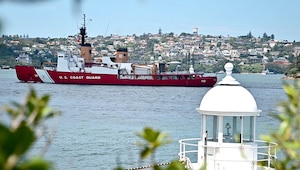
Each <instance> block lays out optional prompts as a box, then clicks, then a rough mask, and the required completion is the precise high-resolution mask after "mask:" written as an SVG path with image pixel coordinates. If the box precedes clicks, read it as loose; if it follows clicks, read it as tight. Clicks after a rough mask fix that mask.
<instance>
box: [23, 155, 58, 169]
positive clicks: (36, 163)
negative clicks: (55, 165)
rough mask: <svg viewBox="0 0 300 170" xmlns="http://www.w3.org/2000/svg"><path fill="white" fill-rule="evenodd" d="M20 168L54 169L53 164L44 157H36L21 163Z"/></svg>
mask: <svg viewBox="0 0 300 170" xmlns="http://www.w3.org/2000/svg"><path fill="white" fill-rule="evenodd" d="M19 169H20V170H48V169H52V164H51V163H50V162H47V161H46V160H44V159H43V158H40V157H36V158H32V159H31V160H28V161H26V162H24V163H22V164H21V165H19Z"/></svg>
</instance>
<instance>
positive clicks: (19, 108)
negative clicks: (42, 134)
mask: <svg viewBox="0 0 300 170" xmlns="http://www.w3.org/2000/svg"><path fill="white" fill-rule="evenodd" d="M49 99H50V96H49V95H43V96H41V97H38V96H37V94H36V92H35V91H34V90H33V89H31V90H30V92H29V94H28V96H27V97H26V100H25V103H24V104H19V103H13V104H12V105H13V107H5V108H4V109H5V111H6V112H7V113H8V115H9V117H10V118H11V124H10V125H5V124H3V123H0V169H3V170H13V169H20V170H25V169H39V170H46V169H50V168H51V163H50V162H47V161H46V160H44V159H42V158H40V157H37V158H32V159H30V160H25V159H24V157H25V154H26V152H28V151H29V149H30V147H31V146H32V145H33V143H34V142H35V141H36V139H37V135H36V132H37V130H38V128H39V126H40V125H41V124H42V122H43V121H44V120H46V119H48V118H51V117H53V116H55V115H58V114H59V112H57V111H54V110H52V109H51V108H50V107H48V102H49Z"/></svg>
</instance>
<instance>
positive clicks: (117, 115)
mask: <svg viewBox="0 0 300 170" xmlns="http://www.w3.org/2000/svg"><path fill="white" fill-rule="evenodd" d="M223 76H224V75H218V78H219V79H218V81H220V80H221V78H222V77H223ZM233 76H234V77H235V78H236V79H237V81H239V82H240V83H241V85H242V86H244V87H245V88H247V89H248V90H249V91H250V92H251V93H252V95H253V96H254V98H255V99H256V102H257V105H258V108H259V109H261V110H263V112H262V113H261V116H260V117H258V118H257V129H259V130H257V132H256V134H257V138H259V135H260V134H268V133H269V132H271V131H273V130H276V127H278V126H277V125H278V122H277V121H275V120H274V119H273V118H272V117H271V116H270V114H271V113H275V114H276V106H277V104H278V103H279V102H281V101H282V100H285V95H284V92H283V89H282V80H281V78H282V77H283V75H265V76H263V75H260V74H236V75H233ZM0 83H1V86H0V106H1V107H2V106H3V105H7V104H10V102H11V101H17V102H22V101H23V99H24V97H25V95H26V94H27V92H28V91H29V88H30V87H34V88H35V89H36V90H37V92H38V94H44V93H49V94H51V102H50V106H52V107H53V108H55V109H57V110H60V111H62V113H63V114H62V115H61V116H59V117H56V118H54V119H52V120H50V121H48V122H46V125H47V126H48V129H49V131H50V132H49V133H50V134H51V133H54V137H53V139H52V143H51V145H50V147H49V148H48V150H47V152H46V153H45V155H44V156H45V158H46V159H47V160H50V161H53V162H54V163H55V169H58V170H62V169H69V170H77V169H88V170H89V169H92V170H93V169H113V168H115V167H117V165H121V166H123V167H124V168H133V167H137V166H143V165H148V164H149V161H144V162H141V161H140V160H139V158H138V157H139V156H138V153H139V148H138V146H137V145H136V143H137V141H141V139H140V138H138V137H137V135H136V133H137V132H140V131H142V129H143V128H144V127H146V126H151V127H154V128H155V129H159V130H161V131H164V132H167V133H168V134H169V136H170V138H171V139H172V142H171V143H170V144H168V145H166V146H164V147H162V148H160V150H158V152H156V153H155V159H156V161H157V162H169V161H171V160H174V159H178V156H177V153H178V152H179V144H178V143H177V141H178V140H179V139H183V138H197V137H200V135H201V134H200V128H201V124H200V115H199V113H198V112H197V111H196V108H197V107H199V104H200V101H201V99H202V97H203V95H204V94H205V93H206V92H207V91H208V90H209V89H210V88H205V87H204V88H195V87H144V86H141V87H140V86H138V87H137V86H102V85H91V86H86V85H59V84H40V83H35V84H28V83H20V82H19V81H18V80H17V78H16V76H15V72H14V70H0ZM0 113H1V117H0V118H1V119H2V120H4V117H5V114H4V113H3V109H2V110H1V111H0ZM44 145H45V138H41V139H40V140H39V141H38V142H37V143H36V144H35V146H34V147H33V149H32V151H31V152H30V155H36V154H38V153H39V152H40V150H41V149H42V148H43V146H44Z"/></svg>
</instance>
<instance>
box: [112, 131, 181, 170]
mask: <svg viewBox="0 0 300 170" xmlns="http://www.w3.org/2000/svg"><path fill="white" fill-rule="evenodd" d="M137 136H139V137H140V138H142V139H143V142H138V144H137V145H138V146H140V147H141V149H142V150H141V152H140V158H141V159H146V158H148V157H149V156H152V164H153V165H151V166H149V167H152V168H153V170H186V168H185V166H184V165H183V164H182V163H181V162H180V161H179V160H176V161H172V162H171V163H169V164H167V165H159V164H156V163H155V161H154V153H155V151H156V150H157V149H158V148H159V147H161V146H163V145H165V144H168V143H170V141H171V140H170V139H169V138H168V134H167V133H164V132H160V131H158V130H154V129H152V128H151V127H145V128H144V130H143V131H142V132H139V133H137ZM147 169H149V168H147ZM115 170H123V168H122V167H117V168H115Z"/></svg>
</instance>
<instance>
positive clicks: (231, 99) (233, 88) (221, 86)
mask: <svg viewBox="0 0 300 170" xmlns="http://www.w3.org/2000/svg"><path fill="white" fill-rule="evenodd" d="M224 68H225V70H226V76H225V78H223V79H222V81H220V82H219V83H218V84H217V85H216V86H215V87H213V88H212V89H210V90H209V91H208V92H207V93H206V94H205V96H204V97H203V99H202V101H201V103H200V107H199V108H197V110H198V112H200V113H202V114H207V115H219V116H257V115H258V114H259V113H260V112H261V110H259V109H257V105H256V101H255V99H254V97H253V96H252V94H251V93H250V92H249V91H248V90H247V89H245V88H244V87H242V86H240V83H239V82H237V81H236V80H235V79H234V78H233V77H232V76H231V73H232V69H233V64H232V63H227V64H225V66H224Z"/></svg>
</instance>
